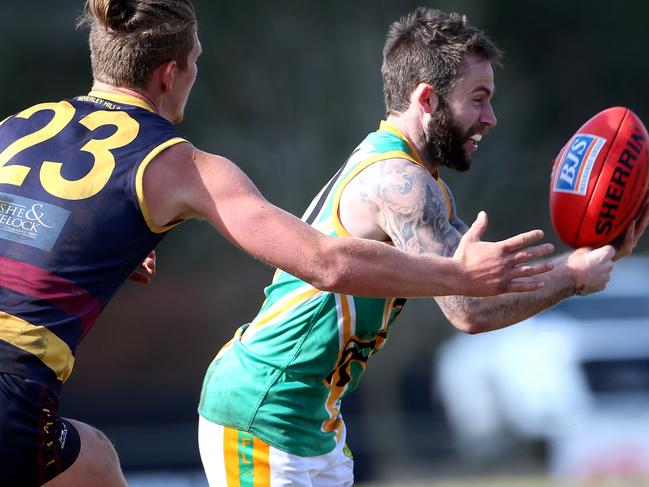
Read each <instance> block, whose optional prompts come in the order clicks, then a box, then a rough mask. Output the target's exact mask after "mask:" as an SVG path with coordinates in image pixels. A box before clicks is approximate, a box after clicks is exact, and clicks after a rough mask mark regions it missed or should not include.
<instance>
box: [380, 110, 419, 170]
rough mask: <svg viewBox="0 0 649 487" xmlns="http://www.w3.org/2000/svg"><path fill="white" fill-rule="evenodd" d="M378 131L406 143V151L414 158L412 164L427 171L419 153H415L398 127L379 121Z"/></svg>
mask: <svg viewBox="0 0 649 487" xmlns="http://www.w3.org/2000/svg"><path fill="white" fill-rule="evenodd" d="M379 131H381V132H390V133H391V134H394V135H396V136H397V137H399V138H400V139H401V140H403V141H404V142H405V143H406V146H407V147H408V150H409V151H410V154H411V155H412V157H413V158H414V161H413V162H414V163H415V164H417V165H418V166H421V167H423V168H424V169H426V171H428V168H427V167H426V165H425V164H424V161H423V160H422V158H421V157H420V156H419V152H417V150H416V149H415V148H414V147H413V145H412V144H411V143H410V141H409V140H408V137H406V136H405V134H404V133H403V132H402V131H401V130H399V127H397V126H396V125H394V124H393V123H391V122H388V121H386V120H381V123H380V124H379Z"/></svg>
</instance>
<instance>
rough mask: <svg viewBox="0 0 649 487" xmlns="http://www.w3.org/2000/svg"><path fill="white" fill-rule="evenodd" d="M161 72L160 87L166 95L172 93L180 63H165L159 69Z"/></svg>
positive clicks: (173, 61)
mask: <svg viewBox="0 0 649 487" xmlns="http://www.w3.org/2000/svg"><path fill="white" fill-rule="evenodd" d="M158 69H159V70H160V85H161V86H160V87H161V89H162V90H163V92H165V93H169V92H171V90H172V89H173V86H174V79H175V77H176V70H177V69H178V63H177V62H176V61H175V60H172V61H168V62H166V63H163V64H161V65H160V67H159V68H158Z"/></svg>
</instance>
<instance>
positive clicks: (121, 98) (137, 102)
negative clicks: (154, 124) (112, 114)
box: [88, 90, 155, 112]
mask: <svg viewBox="0 0 649 487" xmlns="http://www.w3.org/2000/svg"><path fill="white" fill-rule="evenodd" d="M88 95H89V96H94V97H96V98H101V99H102V100H108V101H114V102H115V103H120V104H122V105H133V106H136V107H140V108H144V109H145V110H149V111H150V112H155V110H154V109H153V108H152V107H151V105H149V104H148V103H147V102H145V101H144V100H142V99H141V98H138V97H136V96H133V95H129V94H126V93H113V92H108V91H100V90H96V91H95V90H93V91H91V92H90V93H88Z"/></svg>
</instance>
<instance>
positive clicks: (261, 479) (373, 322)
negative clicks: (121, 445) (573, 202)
mask: <svg viewBox="0 0 649 487" xmlns="http://www.w3.org/2000/svg"><path fill="white" fill-rule="evenodd" d="M500 57H501V53H500V51H499V50H498V48H497V47H496V46H495V45H494V44H493V42H491V41H490V40H489V39H488V38H487V37H486V36H485V35H484V34H483V33H482V31H480V30H479V29H477V28H475V27H473V26H471V25H469V24H468V23H467V20H466V18H465V17H464V16H462V15H458V14H450V15H449V14H446V13H444V12H441V11H438V10H432V9H427V8H419V9H417V10H415V11H414V12H412V13H410V14H409V15H407V16H405V17H404V18H402V19H401V20H399V21H398V22H395V23H394V24H393V25H392V26H391V27H390V31H389V33H388V38H387V42H386V44H385V49H384V61H383V67H382V74H383V81H384V93H385V104H386V111H387V120H386V121H383V122H381V124H380V127H379V129H378V130H377V131H376V132H372V133H371V134H369V135H368V136H367V137H366V138H365V139H364V140H363V141H362V142H361V143H360V145H359V146H358V147H357V148H356V149H355V150H354V151H353V153H352V155H351V156H350V157H349V159H348V160H347V161H346V162H345V164H344V165H343V166H342V167H341V169H340V170H339V171H338V173H337V174H336V175H335V176H334V177H333V178H332V180H330V181H329V182H328V183H327V184H326V185H325V187H324V188H323V189H322V190H321V191H320V193H318V195H317V196H316V198H315V199H314V200H313V202H312V203H311V205H310V206H309V208H308V209H307V211H306V213H305V215H304V217H303V219H304V220H305V221H306V222H307V223H309V224H311V225H312V226H313V227H314V228H316V229H318V230H320V231H321V232H323V233H326V234H328V235H331V236H334V237H348V236H353V237H361V238H366V239H373V240H376V241H379V242H386V243H390V244H392V245H394V246H395V247H397V248H399V249H402V250H405V251H407V252H409V253H412V254H415V255H421V254H430V253H433V254H437V255H440V256H451V255H453V254H454V253H455V252H456V251H457V249H458V247H459V246H460V245H461V241H462V236H463V235H466V232H467V231H468V230H469V228H468V226H467V225H465V224H464V222H463V221H462V220H461V219H460V217H459V216H458V213H457V210H456V205H455V201H454V199H453V196H452V194H451V191H450V189H449V188H448V186H447V185H446V183H444V181H443V180H442V178H441V177H440V172H441V171H442V170H444V168H446V167H450V168H453V169H456V170H459V171H464V170H467V169H468V168H469V166H470V164H471V158H472V155H473V154H474V152H475V151H476V150H477V149H478V144H479V143H480V141H481V140H482V138H483V137H484V136H485V135H486V134H487V132H488V130H489V129H490V128H492V127H494V126H495V125H496V116H495V114H494V111H493V108H492V105H491V99H492V96H493V94H494V91H495V84H494V74H493V69H492V64H497V63H498V62H499V60H500ZM648 222H649V210H647V207H646V206H645V210H644V213H643V215H642V216H641V217H640V218H639V219H638V220H637V221H636V222H634V224H633V225H631V227H630V229H629V231H628V233H627V234H626V238H625V240H624V242H623V244H622V246H621V248H620V250H619V252H618V253H617V257H621V256H623V255H627V254H629V253H630V252H631V250H632V249H633V247H634V246H635V244H636V243H637V240H638V239H639V238H640V236H641V235H642V233H643V231H644V229H645V228H646V226H647V223H648ZM615 257H616V251H615V249H614V248H613V247H612V246H605V247H602V248H599V249H594V250H593V249H590V248H582V249H578V250H575V251H574V252H571V253H569V254H568V255H565V256H562V257H558V258H555V259H554V260H553V264H554V268H553V270H551V271H550V272H548V273H547V274H544V275H543V276H542V278H543V280H544V284H545V285H544V286H543V287H542V288H540V289H537V290H533V291H530V292H527V293H522V294H505V295H499V296H492V297H468V296H466V295H453V296H440V297H436V298H435V299H436V301H437V303H438V304H439V306H440V307H441V309H442V311H443V312H444V314H445V315H446V317H447V318H448V319H449V321H450V322H451V323H452V324H453V325H454V326H455V327H456V328H458V329H459V330H461V331H464V332H467V333H481V332H486V331H489V330H494V329H497V328H502V327H505V326H508V325H511V324H513V323H516V322H518V321H521V320H523V319H525V318H527V317H529V316H532V315H534V314H536V313H538V312H540V311H542V310H543V309H546V308H548V307H550V306H552V305H554V304H556V303H557V302H559V301H560V300H562V299H566V298H569V297H571V296H573V295H574V294H588V293H592V292H596V291H599V290H601V289H603V288H604V287H605V285H606V283H607V281H608V280H609V273H610V272H611V270H612V268H613V259H614V258H615ZM395 296H396V295H395ZM403 301H404V300H403V299H395V298H390V299H376V298H367V297H360V296H355V295H349V294H343V293H335V292H326V291H321V290H318V289H315V288H313V287H312V286H310V285H309V284H307V283H306V282H304V281H302V280H300V279H299V278H298V277H295V276H292V275H290V274H287V273H285V272H282V271H278V272H277V273H276V275H275V278H274V279H273V282H272V284H271V285H270V286H269V287H268V288H267V289H266V300H265V302H264V304H263V306H262V308H261V310H260V312H259V314H258V315H257V316H256V317H255V318H254V319H253V320H252V322H250V323H249V324H246V325H244V326H242V327H241V328H239V330H237V332H236V334H235V336H234V338H233V339H232V340H231V341H230V342H228V343H227V344H226V345H225V346H224V347H223V348H222V349H221V351H220V352H219V353H218V355H217V356H216V358H215V359H214V361H213V362H212V364H211V365H210V367H209V369H208V372H207V374H206V377H205V382H204V386H203V393H202V395H201V403H200V406H199V412H200V414H201V419H200V426H199V444H200V449H201V456H202V458H203V464H204V466H205V471H206V473H207V476H208V479H209V481H210V485H212V486H214V487H216V486H224V485H228V486H238V485H253V483H254V485H287V486H288V485H291V486H302V487H304V486H309V487H334V486H336V487H341V486H348V485H351V484H352V483H353V473H352V460H351V458H350V456H349V455H348V451H347V450H346V448H345V446H344V445H345V424H344V422H343V419H342V415H341V401H342V399H343V397H344V396H345V395H346V394H349V393H350V392H351V391H352V390H354V389H355V388H356V387H357V385H358V381H359V379H360V377H361V375H362V374H363V372H364V370H365V368H366V364H367V361H368V359H369V358H370V356H371V355H372V354H373V353H374V352H375V351H376V350H378V349H379V348H380V347H381V346H383V344H384V342H385V340H386V338H387V335H388V331H389V327H390V324H391V323H392V321H393V320H394V319H395V317H396V315H397V314H398V312H399V310H400V309H401V307H402V305H403Z"/></svg>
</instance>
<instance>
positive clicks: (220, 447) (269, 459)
mask: <svg viewBox="0 0 649 487" xmlns="http://www.w3.org/2000/svg"><path fill="white" fill-rule="evenodd" d="M198 438H199V440H198V441H199V449H200V453H201V459H202V461H203V466H204V468H205V474H206V475H207V478H208V481H209V484H210V487H217V486H218V487H225V486H227V487H233V486H239V485H255V487H344V486H349V485H352V484H353V478H354V477H353V462H352V459H351V457H350V456H348V455H346V454H345V452H344V451H343V445H340V446H339V447H337V448H336V449H335V450H334V451H332V452H330V453H327V454H325V455H319V456H314V457H302V456H298V455H293V454H291V453H287V452H284V451H281V450H279V449H277V448H274V447H272V446H270V445H268V444H267V443H265V442H264V441H263V440H260V439H259V438H257V437H255V436H253V435H251V434H250V433H247V432H244V431H238V430H235V429H232V428H227V427H224V426H221V425H218V424H215V423H212V422H210V421H207V420H206V419H204V418H200V419H199V428H198Z"/></svg>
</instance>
